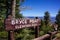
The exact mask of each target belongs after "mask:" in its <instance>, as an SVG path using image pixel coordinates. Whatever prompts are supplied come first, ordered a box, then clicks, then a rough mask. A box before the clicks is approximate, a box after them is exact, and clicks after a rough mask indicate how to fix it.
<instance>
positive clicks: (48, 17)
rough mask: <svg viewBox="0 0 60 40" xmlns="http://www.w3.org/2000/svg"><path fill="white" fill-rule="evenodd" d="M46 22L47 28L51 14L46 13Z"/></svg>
mask: <svg viewBox="0 0 60 40" xmlns="http://www.w3.org/2000/svg"><path fill="white" fill-rule="evenodd" d="M44 22H45V25H46V26H47V25H48V24H49V22H50V14H49V12H48V11H47V12H45V15H44Z"/></svg>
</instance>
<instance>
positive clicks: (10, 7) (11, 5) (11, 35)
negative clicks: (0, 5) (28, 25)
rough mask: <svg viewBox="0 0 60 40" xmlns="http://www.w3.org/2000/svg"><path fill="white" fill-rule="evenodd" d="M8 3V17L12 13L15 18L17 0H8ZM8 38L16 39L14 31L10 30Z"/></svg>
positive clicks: (9, 39) (10, 39)
mask: <svg viewBox="0 0 60 40" xmlns="http://www.w3.org/2000/svg"><path fill="white" fill-rule="evenodd" d="M6 3H7V4H6V5H7V14H6V18H7V17H8V15H12V17H13V18H15V6H16V0H10V1H8V0H7V1H6ZM8 40H15V39H14V31H8Z"/></svg>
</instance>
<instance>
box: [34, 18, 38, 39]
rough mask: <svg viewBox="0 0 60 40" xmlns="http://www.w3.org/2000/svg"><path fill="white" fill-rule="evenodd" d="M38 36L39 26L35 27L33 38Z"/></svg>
mask: <svg viewBox="0 0 60 40" xmlns="http://www.w3.org/2000/svg"><path fill="white" fill-rule="evenodd" d="M35 18H36V19H38V17H35ZM37 37H39V26H36V27H35V38H37Z"/></svg>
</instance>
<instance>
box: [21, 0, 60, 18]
mask: <svg viewBox="0 0 60 40" xmlns="http://www.w3.org/2000/svg"><path fill="white" fill-rule="evenodd" d="M22 6H26V7H30V9H29V8H28V9H26V10H22V11H21V13H22V14H23V16H44V13H45V12H46V11H48V12H49V13H50V16H52V17H54V16H56V14H57V13H58V10H59V9H60V0H25V2H24V3H23V5H22Z"/></svg>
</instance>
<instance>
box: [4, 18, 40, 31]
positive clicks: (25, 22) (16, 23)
mask: <svg viewBox="0 0 60 40" xmlns="http://www.w3.org/2000/svg"><path fill="white" fill-rule="evenodd" d="M39 25H40V19H25V18H20V19H6V20H5V29H6V30H7V31H10V30H16V29H17V30H18V29H21V28H26V27H35V26H39Z"/></svg>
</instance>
